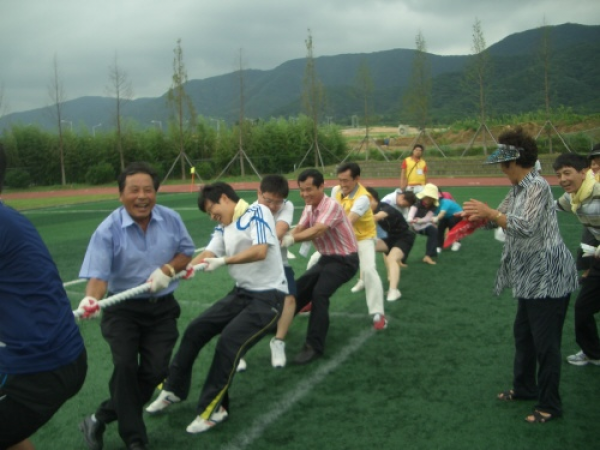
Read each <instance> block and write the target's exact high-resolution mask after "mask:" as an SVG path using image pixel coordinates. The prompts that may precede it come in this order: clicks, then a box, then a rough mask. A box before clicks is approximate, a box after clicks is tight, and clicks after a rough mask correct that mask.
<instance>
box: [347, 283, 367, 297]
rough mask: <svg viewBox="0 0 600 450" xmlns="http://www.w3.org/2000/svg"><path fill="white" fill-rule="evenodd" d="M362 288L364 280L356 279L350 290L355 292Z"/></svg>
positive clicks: (363, 287)
mask: <svg viewBox="0 0 600 450" xmlns="http://www.w3.org/2000/svg"><path fill="white" fill-rule="evenodd" d="M364 289H365V282H364V281H363V280H358V283H356V284H355V285H354V287H353V288H352V289H350V292H352V293H354V294H356V293H357V292H360V291H362V290H364Z"/></svg>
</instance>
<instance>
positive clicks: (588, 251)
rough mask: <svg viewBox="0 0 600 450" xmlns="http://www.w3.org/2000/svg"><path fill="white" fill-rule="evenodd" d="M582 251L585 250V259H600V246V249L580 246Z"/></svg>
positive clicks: (584, 245) (591, 246) (599, 247)
mask: <svg viewBox="0 0 600 450" xmlns="http://www.w3.org/2000/svg"><path fill="white" fill-rule="evenodd" d="M580 245H581V250H583V257H584V258H585V257H590V256H591V257H594V258H600V245H599V246H598V247H594V246H593V245H587V244H583V243H582V244H580Z"/></svg>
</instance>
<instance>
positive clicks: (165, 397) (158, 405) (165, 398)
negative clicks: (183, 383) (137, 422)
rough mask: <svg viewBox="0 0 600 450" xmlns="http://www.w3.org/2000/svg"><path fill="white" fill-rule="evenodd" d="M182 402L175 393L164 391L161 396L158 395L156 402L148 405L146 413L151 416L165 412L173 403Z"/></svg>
mask: <svg viewBox="0 0 600 450" xmlns="http://www.w3.org/2000/svg"><path fill="white" fill-rule="evenodd" d="M180 401H181V399H180V398H179V397H177V396H176V395H175V394H174V393H173V392H171V391H164V390H163V391H160V394H158V397H157V398H156V400H154V401H153V402H152V403H150V404H149V405H148V407H147V408H146V412H147V413H150V414H156V413H159V412H163V411H164V410H165V409H167V408H168V407H169V406H171V405H172V404H173V403H179V402H180Z"/></svg>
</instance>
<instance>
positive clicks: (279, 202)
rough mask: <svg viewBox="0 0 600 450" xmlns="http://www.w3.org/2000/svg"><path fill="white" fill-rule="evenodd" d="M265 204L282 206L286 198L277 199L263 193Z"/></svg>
mask: <svg viewBox="0 0 600 450" xmlns="http://www.w3.org/2000/svg"><path fill="white" fill-rule="evenodd" d="M261 197H262V199H263V201H264V202H265V205H273V206H281V205H283V202H284V201H285V200H275V199H274V198H268V197H265V194H261Z"/></svg>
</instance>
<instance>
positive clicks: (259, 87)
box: [0, 24, 600, 131]
mask: <svg viewBox="0 0 600 450" xmlns="http://www.w3.org/2000/svg"><path fill="white" fill-rule="evenodd" d="M544 33H547V34H544ZM544 36H547V37H548V43H549V55H550V67H549V71H548V73H549V79H550V98H551V105H552V107H553V108H558V107H566V108H570V109H571V110H572V111H574V112H576V113H580V114H591V113H597V112H598V111H600V71H598V70H597V66H596V64H597V62H596V61H598V58H599V57H600V26H596V25H594V26H587V25H579V24H563V25H557V26H551V27H547V28H536V29H532V30H527V31H523V32H521V33H515V34H512V35H509V36H507V37H506V38H504V39H503V40H501V41H499V42H498V43H496V44H494V45H491V46H490V47H488V48H487V49H486V51H487V52H489V55H490V61H491V62H492V70H491V72H490V77H489V79H488V82H487V90H488V92H487V97H488V107H489V111H488V115H489V116H492V117H493V116H498V115H505V114H520V113H524V112H529V111H537V110H542V109H544V107H545V106H544V105H545V103H544V82H543V77H544V69H543V66H542V63H541V45H542V44H541V43H542V38H543V37H544ZM414 55H415V50H410V49H393V50H384V51H379V52H374V53H360V54H344V55H335V56H320V57H317V58H315V60H314V61H315V67H316V73H317V76H318V78H319V80H320V81H321V83H322V84H323V86H324V88H325V98H326V101H325V112H324V114H323V119H324V120H325V118H326V117H328V118H330V120H332V121H333V122H334V123H337V124H342V125H346V124H350V122H351V118H352V116H353V115H356V116H358V117H359V121H360V120H361V119H360V118H361V117H362V115H363V114H364V107H363V103H364V99H363V98H362V96H361V94H360V93H359V89H358V81H357V80H358V71H359V67H361V66H363V65H364V64H366V66H367V67H368V70H369V75H370V78H371V80H372V84H373V90H372V92H371V96H370V100H371V103H372V114H373V118H372V119H371V120H377V122H378V123H382V124H398V123H406V120H403V111H402V98H403V95H404V94H405V92H406V89H407V87H408V86H409V82H410V78H411V74H412V66H413V58H414ZM427 57H428V63H429V66H430V74H431V78H432V99H431V103H430V117H431V119H432V121H433V122H434V123H449V122H452V121H455V120H461V119H466V118H474V117H476V116H477V113H478V109H477V105H476V102H475V101H471V100H470V98H471V97H476V95H472V94H473V93H476V91H477V90H478V87H477V86H466V85H465V76H464V70H465V67H466V65H467V64H468V63H469V61H470V59H471V58H473V56H472V55H464V56H440V55H435V54H427ZM305 67H306V60H305V59H294V60H290V61H286V62H284V63H283V64H281V65H279V66H277V67H275V68H274V69H271V70H243V71H242V72H239V71H237V72H232V73H228V74H224V75H220V76H215V77H211V78H206V79H202V80H189V81H188V82H187V84H186V85H185V90H186V93H187V94H188V96H189V97H190V98H191V99H192V102H193V104H194V107H195V109H196V112H197V113H198V114H199V115H202V116H204V117H206V118H213V119H219V120H224V121H225V122H227V123H230V124H232V123H235V122H236V121H237V120H238V118H239V109H240V97H241V96H240V77H241V78H242V81H243V87H244V111H245V117H246V118H251V119H261V120H268V119H270V118H271V117H285V118H288V117H293V116H297V115H298V114H300V113H302V102H301V97H302V91H303V77H304V71H305ZM166 98H167V97H166V93H165V94H164V95H162V96H160V97H156V98H140V99H135V100H131V101H129V102H127V104H126V105H125V107H124V109H123V116H124V118H126V119H132V120H133V121H135V122H137V123H138V125H139V126H141V127H150V126H153V121H154V123H155V124H156V123H157V122H158V121H160V122H161V123H163V124H166V123H167V121H168V120H169V118H170V111H169V109H168V106H167V101H166ZM114 109H115V101H114V99H112V98H109V97H80V98H76V99H73V100H69V101H66V102H65V103H64V104H63V115H64V117H69V118H71V117H73V118H77V121H76V122H74V123H73V127H74V129H76V130H79V129H84V128H85V127H87V128H88V129H91V127H92V126H93V125H95V124H98V123H102V124H105V126H103V128H102V130H103V131H106V130H107V129H108V128H109V127H107V126H106V124H109V123H113V122H114V117H113V110H114ZM51 117H52V116H51V115H50V114H48V111H47V108H40V109H33V110H30V111H24V112H18V113H13V114H8V115H6V116H4V117H2V118H1V119H0V129H3V128H7V127H9V126H10V125H11V124H37V125H38V126H40V127H43V128H49V129H51V128H53V127H55V124H54V122H53V119H52V118H51Z"/></svg>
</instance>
